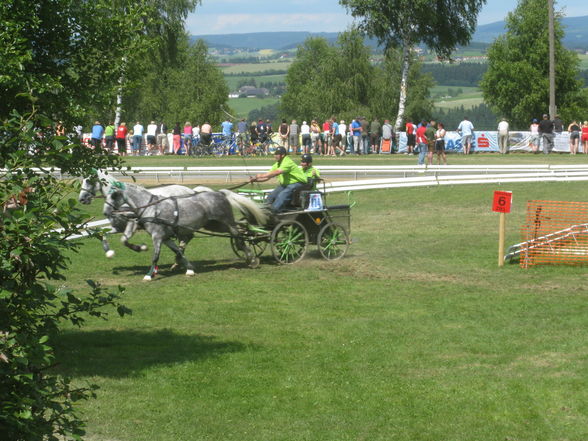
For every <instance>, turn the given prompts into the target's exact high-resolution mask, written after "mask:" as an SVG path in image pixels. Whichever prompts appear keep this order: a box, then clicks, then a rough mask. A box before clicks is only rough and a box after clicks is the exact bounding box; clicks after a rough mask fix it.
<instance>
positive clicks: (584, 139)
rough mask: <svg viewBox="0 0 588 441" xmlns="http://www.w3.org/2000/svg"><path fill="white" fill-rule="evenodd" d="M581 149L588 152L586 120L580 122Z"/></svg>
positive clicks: (587, 124)
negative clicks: (582, 122)
mask: <svg viewBox="0 0 588 441" xmlns="http://www.w3.org/2000/svg"><path fill="white" fill-rule="evenodd" d="M582 151H583V152H584V153H585V154H588V121H584V124H582Z"/></svg>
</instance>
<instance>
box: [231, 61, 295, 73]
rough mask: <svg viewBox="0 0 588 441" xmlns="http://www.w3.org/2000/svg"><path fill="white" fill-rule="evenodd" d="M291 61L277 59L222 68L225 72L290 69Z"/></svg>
mask: <svg viewBox="0 0 588 441" xmlns="http://www.w3.org/2000/svg"><path fill="white" fill-rule="evenodd" d="M290 64H292V62H291V61H276V62H272V63H239V64H234V65H232V66H224V67H222V68H221V70H222V71H223V73H256V72H263V71H266V70H288V68H289V67H290Z"/></svg>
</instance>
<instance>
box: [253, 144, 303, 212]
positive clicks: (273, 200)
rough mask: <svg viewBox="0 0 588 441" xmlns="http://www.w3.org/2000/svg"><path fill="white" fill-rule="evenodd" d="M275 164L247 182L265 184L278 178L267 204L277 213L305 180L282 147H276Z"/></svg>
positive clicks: (289, 200) (282, 209)
mask: <svg viewBox="0 0 588 441" xmlns="http://www.w3.org/2000/svg"><path fill="white" fill-rule="evenodd" d="M274 157H275V159H276V162H275V163H274V165H272V167H271V168H270V170H269V171H268V172H267V173H259V174H257V175H255V176H254V177H251V178H250V179H249V182H265V181H269V180H270V179H271V178H274V177H276V176H277V177H278V180H279V182H280V185H278V186H277V187H276V188H275V189H274V191H272V192H271V193H270V194H269V196H268V198H267V202H268V204H269V205H270V206H271V208H272V211H274V212H275V213H279V212H281V211H284V209H285V208H286V207H287V206H288V205H290V203H291V202H292V195H293V193H294V191H295V190H297V189H300V188H302V187H303V186H304V184H306V182H307V178H306V175H305V174H304V172H303V171H302V169H301V168H299V167H298V166H297V165H296V164H295V163H294V161H292V159H291V158H290V157H289V156H288V155H287V152H286V149H285V148H284V147H278V148H277V149H276V152H275V154H274Z"/></svg>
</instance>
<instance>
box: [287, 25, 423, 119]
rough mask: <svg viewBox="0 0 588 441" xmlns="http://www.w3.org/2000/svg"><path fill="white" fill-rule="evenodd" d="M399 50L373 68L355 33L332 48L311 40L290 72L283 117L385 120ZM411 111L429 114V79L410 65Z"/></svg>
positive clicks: (392, 106) (393, 103)
mask: <svg viewBox="0 0 588 441" xmlns="http://www.w3.org/2000/svg"><path fill="white" fill-rule="evenodd" d="M397 55H398V51H395V50H394V49H390V50H388V51H387V52H386V54H385V57H384V61H383V62H382V63H381V64H379V65H374V63H372V60H371V58H372V54H371V50H370V48H369V47H368V46H366V45H365V43H364V38H363V35H362V34H361V33H360V32H359V31H358V30H356V29H355V30H351V31H347V32H344V33H341V34H340V35H339V38H338V40H337V43H336V44H335V45H334V46H330V45H329V44H328V42H327V41H326V40H325V39H323V38H310V39H307V40H306V41H305V42H304V44H303V45H302V46H301V47H300V48H299V49H298V52H297V55H296V59H295V60H294V62H293V63H292V65H291V66H290V69H288V74H287V76H286V83H287V89H286V93H285V94H284V96H283V97H282V103H281V109H282V113H283V114H284V115H285V116H287V117H290V118H312V117H317V118H324V117H330V116H332V115H336V116H337V117H343V118H345V119H350V118H353V117H356V116H358V115H362V116H366V117H369V118H371V117H387V116H389V115H392V114H394V112H396V109H397V107H398V94H397V93H396V89H395V85H396V84H398V78H399V77H400V70H401V68H400V64H399V62H398V57H397ZM411 66H412V68H411V72H410V75H409V80H408V81H409V84H411V88H412V90H411V96H410V98H411V100H412V101H411V103H413V107H411V109H410V110H411V111H412V112H415V113H419V115H421V116H423V115H428V113H429V109H430V108H431V106H432V103H431V101H430V99H429V88H430V87H431V86H432V84H433V83H432V79H431V78H430V77H429V76H426V77H425V76H423V75H421V73H420V65H419V63H412V64H411Z"/></svg>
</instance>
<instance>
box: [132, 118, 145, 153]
mask: <svg viewBox="0 0 588 441" xmlns="http://www.w3.org/2000/svg"><path fill="white" fill-rule="evenodd" d="M143 130H144V128H143V125H142V124H141V123H140V122H139V121H137V124H135V126H134V127H133V146H132V150H133V156H139V155H140V154H141V144H143Z"/></svg>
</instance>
